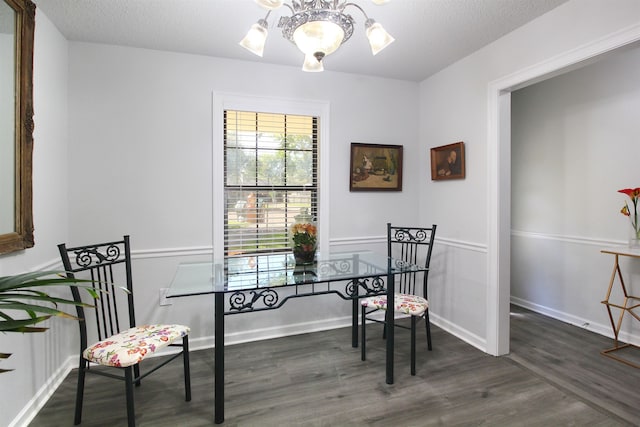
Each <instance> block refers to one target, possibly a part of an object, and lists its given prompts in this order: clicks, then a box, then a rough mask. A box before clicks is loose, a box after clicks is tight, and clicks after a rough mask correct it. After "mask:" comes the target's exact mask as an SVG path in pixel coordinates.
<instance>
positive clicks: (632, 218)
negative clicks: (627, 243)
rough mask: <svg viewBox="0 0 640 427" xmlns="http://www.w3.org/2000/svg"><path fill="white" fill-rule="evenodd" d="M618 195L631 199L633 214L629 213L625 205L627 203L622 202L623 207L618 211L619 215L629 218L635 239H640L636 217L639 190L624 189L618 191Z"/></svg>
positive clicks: (627, 206) (639, 225) (639, 218)
mask: <svg viewBox="0 0 640 427" xmlns="http://www.w3.org/2000/svg"><path fill="white" fill-rule="evenodd" d="M618 193H622V194H626V195H627V196H629V198H630V199H631V203H632V204H633V213H632V212H631V209H629V205H628V204H627V202H624V206H623V207H622V209H621V210H620V213H621V214H622V215H624V216H626V217H629V220H630V221H631V226H632V227H633V231H634V232H635V235H636V238H637V239H640V221H639V220H640V217H639V215H638V200H640V188H625V189H623V190H618Z"/></svg>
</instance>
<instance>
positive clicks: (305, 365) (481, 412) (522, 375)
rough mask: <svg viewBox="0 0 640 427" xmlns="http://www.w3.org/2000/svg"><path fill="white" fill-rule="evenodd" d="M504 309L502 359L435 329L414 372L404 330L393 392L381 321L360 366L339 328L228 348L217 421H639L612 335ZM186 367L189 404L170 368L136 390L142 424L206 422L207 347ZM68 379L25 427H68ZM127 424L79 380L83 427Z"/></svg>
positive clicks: (113, 404) (105, 387) (636, 377)
mask: <svg viewBox="0 0 640 427" xmlns="http://www.w3.org/2000/svg"><path fill="white" fill-rule="evenodd" d="M512 311H513V313H512V322H511V331H512V332H511V336H512V339H511V354H510V355H509V356H504V357H493V356H489V355H487V354H484V353H482V352H481V351H479V350H477V349H475V348H474V347H471V346H469V345H468V344H466V343H464V342H463V341H461V340H459V339H457V338H455V337H454V336H452V335H450V334H448V333H446V332H444V331H443V330H441V329H439V328H437V327H435V326H434V327H433V328H432V331H433V343H434V349H433V351H431V352H428V351H427V350H426V338H425V336H424V333H421V334H420V335H419V337H418V345H419V348H418V366H417V371H418V372H417V375H416V376H415V377H412V376H411V375H410V374H409V339H408V338H409V337H408V333H407V332H406V331H402V330H398V331H397V333H396V337H397V338H396V339H397V341H398V343H397V347H396V366H395V369H396V381H395V384H393V385H387V384H385V373H384V366H385V359H384V355H385V353H384V344H383V341H382V339H381V335H380V334H378V333H377V332H379V331H381V329H380V326H379V325H372V326H371V328H370V332H369V330H368V332H369V333H368V334H367V335H368V344H367V349H368V360H367V361H366V362H361V361H360V353H359V351H360V350H359V349H354V348H352V347H351V345H350V342H351V340H350V329H348V328H344V329H337V330H332V331H326V332H318V333H312V334H305V335H298V336H291V337H286V338H278V339H273V340H266V341H260V342H254V343H248V344H240V345H234V346H229V347H228V348H227V353H226V362H227V366H226V375H227V376H226V421H225V423H224V425H227V426H358V425H373V426H376V425H380V426H382V425H385V426H387V425H392V426H587V425H588V426H637V425H640V393H639V386H640V370H639V369H635V368H632V367H630V366H627V365H624V364H622V363H619V362H616V361H614V360H611V359H609V358H606V357H603V356H601V355H600V354H599V351H600V350H601V349H604V348H608V347H610V346H611V344H612V343H611V340H610V339H608V338H605V337H602V336H600V335H596V334H593V333H590V332H588V331H586V330H583V329H581V328H577V327H573V326H570V325H567V324H564V323H562V322H558V321H555V320H553V319H550V318H547V317H544V316H541V315H538V314H535V313H532V312H529V311H527V310H524V309H521V308H518V307H513V310H512ZM421 326H422V324H421ZM156 362H157V359H156V361H154V360H152V361H149V362H145V363H148V364H149V365H151V364H154V363H156ZM191 369H192V387H193V388H192V390H193V400H192V401H191V402H185V401H184V388H183V386H182V376H181V375H182V372H181V364H180V363H179V361H178V363H175V362H174V363H173V364H172V365H171V366H167V367H165V368H163V369H162V370H160V371H158V372H157V373H156V374H154V375H153V376H150V377H149V378H147V379H146V380H145V381H144V382H143V385H142V386H141V387H140V388H138V389H136V392H135V393H136V411H137V422H138V425H139V426H156V427H162V426H207V425H213V380H212V376H213V351H212V350H203V351H195V352H192V359H191ZM75 381H76V374H75V370H74V371H73V372H71V373H70V374H69V376H68V378H67V379H66V380H65V381H64V383H63V384H62V385H61V387H60V388H59V389H58V390H57V391H56V393H55V394H54V395H53V396H52V397H51V399H50V400H49V402H48V403H47V404H46V406H45V407H44V408H43V409H42V411H40V413H39V414H38V416H37V417H36V418H35V419H34V420H33V422H32V423H31V426H32V427H44V426H56V427H57V426H71V425H73V405H74V394H75ZM125 424H126V410H125V399H124V385H123V384H122V383H120V382H118V381H113V380H109V379H106V378H101V377H98V376H88V380H87V386H86V392H85V405H84V416H83V421H82V424H81V425H82V426H84V427H90V426H120V425H125Z"/></svg>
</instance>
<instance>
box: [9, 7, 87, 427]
mask: <svg viewBox="0 0 640 427" xmlns="http://www.w3.org/2000/svg"><path fill="white" fill-rule="evenodd" d="M34 48H35V52H34V94H33V101H34V112H35V114H34V122H35V131H34V151H33V216H34V223H35V230H34V234H35V243H36V245H35V247H34V248H31V249H28V250H26V251H20V252H15V253H12V254H8V255H3V256H2V257H0V275H2V276H6V275H10V274H17V273H22V272H25V271H31V270H40V269H51V268H52V267H53V266H54V264H53V263H52V260H55V259H57V257H58V255H57V248H56V245H57V244H58V243H61V242H64V241H65V240H66V239H67V234H68V222H67V221H68V207H67V205H68V198H67V186H68V183H67V166H68V162H67V136H68V135H67V128H68V118H67V117H68V116H67V90H68V87H67V64H68V52H67V42H66V40H65V39H64V38H63V37H62V36H61V35H60V33H59V32H58V31H57V29H56V28H55V27H54V26H53V25H52V24H51V22H50V21H49V20H48V18H47V17H46V16H44V15H43V14H41V13H39V12H37V13H36V30H35V46H34ZM54 292H55V291H54ZM65 296H67V297H68V296H70V295H66V293H65ZM72 310H73V309H72ZM47 323H48V326H50V327H51V329H50V330H49V331H47V332H46V333H44V334H33V335H23V334H2V337H1V338H0V352H10V353H13V355H12V356H11V358H9V359H8V360H3V361H2V367H3V368H12V369H15V370H14V371H13V372H10V373H6V374H2V375H1V377H0V382H1V383H2V399H0V425H8V424H10V422H11V420H13V419H14V418H15V419H16V420H19V419H20V418H19V417H18V414H19V413H21V410H22V408H25V410H27V411H28V410H29V405H31V404H33V405H37V404H38V402H39V401H40V400H41V399H42V398H43V397H44V396H43V395H41V393H42V392H43V391H44V390H45V389H46V388H43V386H44V385H45V384H46V383H47V381H54V382H55V381H56V380H57V376H58V375H60V374H61V373H60V371H59V370H60V367H61V366H63V365H64V363H65V362H66V359H67V356H68V354H69V349H70V348H75V345H73V344H72V343H73V338H75V336H76V335H77V333H78V332H77V326H76V324H75V323H74V322H72V321H65V320H62V321H61V320H60V319H55V320H54V321H49V322H47ZM72 337H73V338H72ZM45 393H46V391H45ZM21 416H22V415H21Z"/></svg>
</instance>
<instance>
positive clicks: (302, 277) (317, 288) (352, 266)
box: [166, 251, 424, 424]
mask: <svg viewBox="0 0 640 427" xmlns="http://www.w3.org/2000/svg"><path fill="white" fill-rule="evenodd" d="M422 270H424V268H422V267H419V266H416V265H412V264H406V263H404V262H402V261H399V260H395V259H393V258H390V257H388V256H386V255H382V254H378V253H375V252H371V251H355V252H325V253H322V252H319V253H318V254H317V255H316V260H315V262H314V263H312V264H308V265H296V263H295V260H294V258H293V254H291V253H276V254H265V255H244V256H236V257H229V258H225V259H219V260H213V261H210V262H191V263H181V264H179V266H178V268H177V271H176V274H175V277H174V279H173V282H172V283H171V286H170V287H169V290H168V292H167V295H166V296H167V297H168V298H177V297H187V296H193V295H206V294H213V295H214V313H213V321H214V347H215V348H214V358H215V360H214V393H215V394H214V421H215V423H216V424H219V423H222V422H224V317H225V316H226V315H231V314H241V313H250V312H256V311H264V310H274V309H278V308H280V307H281V306H282V305H283V304H284V303H285V302H287V301H289V300H291V299H293V298H300V297H308V296H315V295H326V294H336V295H337V296H339V297H340V298H342V299H345V300H349V301H351V303H352V346H353V347H357V346H358V313H359V310H358V307H359V299H360V298H363V297H367V296H372V295H382V294H384V295H387V299H388V301H387V304H388V306H391V307H393V298H394V290H395V283H394V282H395V276H396V275H401V274H407V273H412V272H417V271H422ZM386 322H387V326H388V327H387V339H386V346H387V348H386V382H387V384H393V352H394V332H393V330H394V327H393V326H394V316H393V311H387V313H386Z"/></svg>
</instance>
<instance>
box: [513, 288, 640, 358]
mask: <svg viewBox="0 0 640 427" xmlns="http://www.w3.org/2000/svg"><path fill="white" fill-rule="evenodd" d="M511 304H514V305H517V306H519V307H522V308H526V309H527V310H531V311H533V312H535V313H539V314H542V315H544V316H547V317H551V318H553V319H556V320H559V321H561V322H564V323H568V324H570V325H573V326H577V327H579V328H582V329H586V330H588V331H591V332H593V333H596V334H599V335H602V336H605V337H608V338H611V339H613V338H614V336H613V331H612V330H611V326H610V325H606V324H602V323H596V322H594V321H592V320H589V319H585V318H582V317H578V316H574V315H572V314H569V313H565V312H562V311H559V310H555V309H553V308H549V307H546V306H543V305H540V304H536V303H533V302H531V301H527V300H524V299H521V298H517V297H514V296H512V297H511ZM618 339H619V340H620V341H622V342H625V343H630V344H634V345H637V346H640V336H636V335H633V334H630V333H629V332H626V331H620V334H619V336H618Z"/></svg>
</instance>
